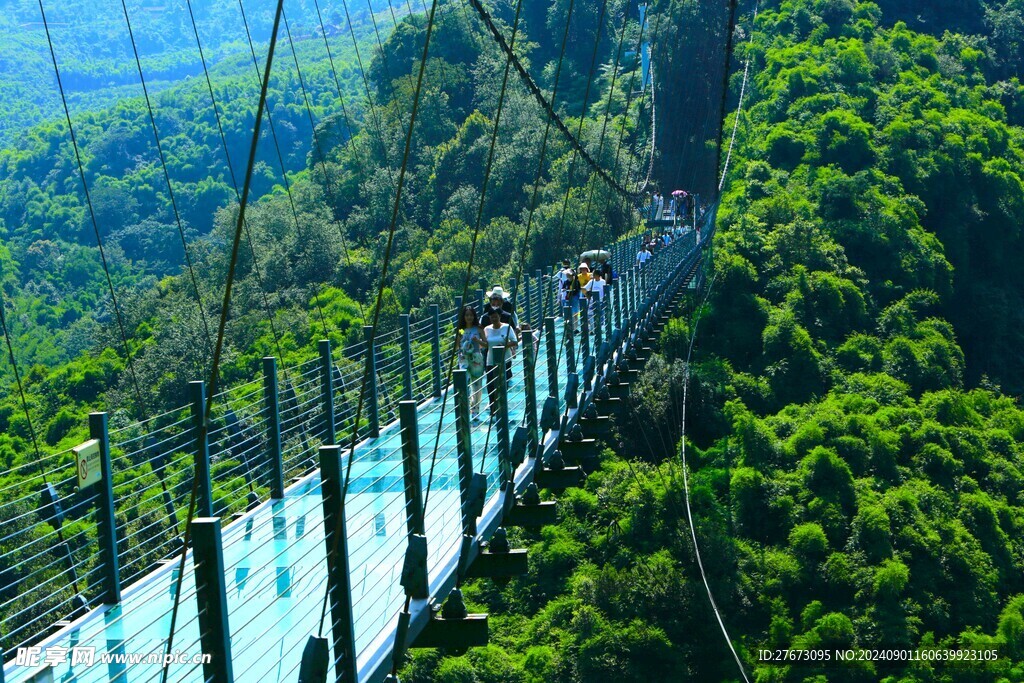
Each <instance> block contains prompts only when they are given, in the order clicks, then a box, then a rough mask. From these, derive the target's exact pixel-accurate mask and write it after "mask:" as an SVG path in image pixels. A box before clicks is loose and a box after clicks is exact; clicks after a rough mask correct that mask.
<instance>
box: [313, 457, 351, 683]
mask: <svg viewBox="0 0 1024 683" xmlns="http://www.w3.org/2000/svg"><path fill="white" fill-rule="evenodd" d="M343 481H344V474H343V472H342V466H341V447H340V446H321V447H320V491H321V495H322V496H323V510H324V547H325V549H326V551H327V585H328V590H329V591H330V600H331V635H332V636H333V641H334V647H333V648H332V652H333V653H334V671H335V680H336V681H345V682H346V683H355V682H356V681H357V680H358V678H357V673H356V672H357V669H356V655H355V649H354V642H355V621H354V619H353V616H352V584H351V579H350V573H349V560H348V558H349V555H348V529H347V526H346V524H345V514H344V511H343V509H342V508H343V506H342V491H343V488H344V486H343ZM335 532H337V534H338V536H337V541H335V535H334V534H335Z"/></svg>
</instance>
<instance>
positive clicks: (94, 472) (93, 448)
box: [71, 439, 103, 489]
mask: <svg viewBox="0 0 1024 683" xmlns="http://www.w3.org/2000/svg"><path fill="white" fill-rule="evenodd" d="M71 451H72V452H73V453H74V454H75V465H76V466H77V468H78V488H79V489H84V488H85V487H86V486H92V485H93V484H95V483H96V482H98V481H99V480H100V479H102V478H103V472H101V471H100V442H99V441H97V440H96V439H90V440H88V441H86V442H85V443H83V444H81V445H79V446H75V447H74V448H72V449H71Z"/></svg>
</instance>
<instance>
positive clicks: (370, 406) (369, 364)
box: [355, 325, 380, 438]
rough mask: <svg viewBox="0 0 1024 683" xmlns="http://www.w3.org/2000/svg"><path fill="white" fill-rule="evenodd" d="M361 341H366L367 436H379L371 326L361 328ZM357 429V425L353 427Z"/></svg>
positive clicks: (378, 404) (375, 367) (373, 342)
mask: <svg viewBox="0 0 1024 683" xmlns="http://www.w3.org/2000/svg"><path fill="white" fill-rule="evenodd" d="M363 339H365V340H366V370H365V374H364V375H363V376H364V378H365V380H366V382H365V383H366V385H367V388H368V390H369V392H370V395H369V396H367V397H366V398H367V399H368V400H367V410H366V419H367V422H369V428H370V433H369V436H371V437H373V438H377V437H378V436H380V413H379V409H380V403H379V398H378V396H377V342H376V340H374V338H373V326H372V325H364V326H363ZM355 429H356V430H358V429H359V425H356V426H355Z"/></svg>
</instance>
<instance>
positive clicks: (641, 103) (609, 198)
mask: <svg viewBox="0 0 1024 683" xmlns="http://www.w3.org/2000/svg"><path fill="white" fill-rule="evenodd" d="M661 16H662V12H659V13H658V14H657V16H656V17H655V19H654V28H653V29H652V31H651V34H650V37H649V38H648V43H650V44H652V45H653V44H654V40H655V38H656V37H657V36H658V29H659V28H660V26H661ZM648 17H649V13H648V12H644V17H643V21H642V22H641V24H640V36H639V37H638V38H637V55H638V56H639V59H640V64H639V65H638V66H637V68H636V69H634V71H633V73H632V75H631V76H630V79H629V87H628V89H627V91H628V94H627V96H626V108H625V117H626V118H628V116H629V106H630V103H631V102H632V98H633V84H634V83H635V82H636V72H637V70H639V71H640V72H641V81H642V80H643V73H642V72H643V57H642V56H640V55H641V51H642V50H643V46H644V40H643V38H644V27H645V26H646V25H647V24H648V23H649V20H648ZM646 95H647V87H646V86H645V85H644V83H642V82H641V91H640V101H639V103H638V105H637V131H636V140H635V142H636V143H637V145H639V142H640V140H641V135H640V126H641V123H640V117H641V116H642V115H643V110H644V100H645V98H646ZM653 97H654V86H653V83H652V86H651V98H652V101H651V112H652V121H653V112H654V101H653ZM650 135H651V161H650V164H649V165H648V168H647V179H646V180H644V182H643V183H642V184H640V185H639V187H640V191H641V192H642V191H643V189H644V188H646V187H647V183H648V181H650V177H651V169H652V168H653V165H654V142H655V140H654V125H653V122H652V124H651V133H650ZM625 137H626V125H625V121H623V122H622V124H621V126H620V128H619V141H618V145H617V146H616V149H615V163H614V168H618V166H619V154H620V153H621V152H622V143H623V140H624V139H625ZM626 153H627V155H630V156H633V157H636V159H635V160H636V161H637V162H639V161H640V158H639V157H638V156H637V154H638V153H637V152H635V151H631V150H630V149H627V152H626ZM627 161H628V160H627ZM629 166H632V164H629ZM641 168H642V166H640V165H637V167H636V179H638V178H639V175H640V172H641ZM629 175H630V171H629V170H628V168H627V171H626V176H627V177H628V176H629ZM611 202H612V196H611V195H606V197H605V204H604V211H603V213H604V215H605V216H607V215H608V210H609V208H610V205H611ZM628 203H629V200H627V199H625V198H622V204H623V211H625V210H627V207H628ZM589 217H590V214H589V212H588V213H587V220H585V221H584V223H586V222H587V221H588V220H589Z"/></svg>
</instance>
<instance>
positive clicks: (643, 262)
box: [636, 244, 654, 270]
mask: <svg viewBox="0 0 1024 683" xmlns="http://www.w3.org/2000/svg"><path fill="white" fill-rule="evenodd" d="M653 256H654V255H653V254H652V253H651V249H650V247H649V246H647V244H642V245H640V251H638V252H637V253H636V266H637V268H639V269H640V270H643V269H644V268H645V267H646V266H647V262H648V261H650V260H651V258H652V257H653Z"/></svg>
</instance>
